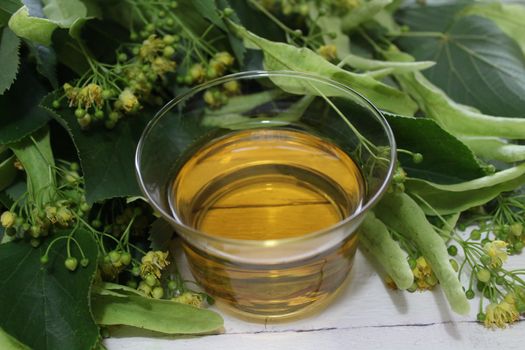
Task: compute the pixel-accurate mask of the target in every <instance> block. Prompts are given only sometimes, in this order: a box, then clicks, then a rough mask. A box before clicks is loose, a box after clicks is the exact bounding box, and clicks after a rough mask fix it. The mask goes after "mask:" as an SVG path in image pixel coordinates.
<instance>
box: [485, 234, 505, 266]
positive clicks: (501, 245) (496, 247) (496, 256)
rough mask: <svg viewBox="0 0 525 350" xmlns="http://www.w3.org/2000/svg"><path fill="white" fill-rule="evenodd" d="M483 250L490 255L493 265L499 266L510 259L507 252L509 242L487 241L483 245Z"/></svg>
mask: <svg viewBox="0 0 525 350" xmlns="http://www.w3.org/2000/svg"><path fill="white" fill-rule="evenodd" d="M483 250H485V253H487V255H488V256H489V257H490V261H491V263H490V264H491V266H492V267H499V266H501V265H502V264H503V263H504V262H505V261H507V259H508V257H509V256H508V254H507V242H504V241H499V240H495V241H492V242H489V243H486V244H485V245H484V246H483Z"/></svg>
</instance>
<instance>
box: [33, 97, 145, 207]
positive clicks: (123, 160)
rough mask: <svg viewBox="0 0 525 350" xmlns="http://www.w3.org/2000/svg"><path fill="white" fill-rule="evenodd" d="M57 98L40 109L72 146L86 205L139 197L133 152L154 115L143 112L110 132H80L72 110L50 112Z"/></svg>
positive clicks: (51, 98)
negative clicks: (53, 119)
mask: <svg viewBox="0 0 525 350" xmlns="http://www.w3.org/2000/svg"><path fill="white" fill-rule="evenodd" d="M57 97H58V93H56V92H55V93H52V94H50V95H48V96H47V97H46V98H45V99H44V100H43V101H42V106H44V107H45V108H46V109H47V110H48V111H50V112H51V113H52V115H53V116H54V118H55V119H56V120H57V121H58V122H59V123H60V124H61V125H62V126H63V127H64V128H65V129H66V130H67V132H68V133H69V134H70V136H71V138H72V139H73V142H74V143H75V146H76V148H77V152H78V157H79V159H80V163H81V165H82V171H83V173H84V178H85V188H86V199H87V201H88V202H89V203H94V202H98V201H102V200H104V199H108V198H113V197H127V196H134V195H140V194H141V192H140V190H139V187H138V183H137V179H136V176H135V161H134V155H135V148H136V146H137V143H138V140H139V138H140V135H141V133H142V130H143V129H144V127H145V125H146V123H147V122H148V121H149V119H150V118H151V117H152V115H153V113H151V111H148V110H143V111H141V112H140V113H138V114H137V115H134V116H130V117H129V118H127V119H125V120H122V121H121V122H119V123H118V124H117V126H116V127H115V128H114V129H112V130H107V129H105V128H103V126H100V127H98V128H96V130H82V129H81V128H80V125H79V124H78V122H77V119H76V118H75V115H74V110H73V109H72V108H62V109H60V110H53V109H52V108H51V104H52V102H53V100H54V99H56V98H57Z"/></svg>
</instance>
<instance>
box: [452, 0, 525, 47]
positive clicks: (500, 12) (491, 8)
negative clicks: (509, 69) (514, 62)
mask: <svg viewBox="0 0 525 350" xmlns="http://www.w3.org/2000/svg"><path fill="white" fill-rule="evenodd" d="M461 14H462V15H477V16H481V17H485V18H488V19H490V20H492V21H493V22H494V23H496V25H497V26H498V27H499V28H500V29H501V30H502V31H503V32H504V33H505V34H507V35H508V36H509V37H511V38H512V39H514V40H515V41H516V42H517V43H518V45H519V46H520V47H521V50H522V51H523V52H525V31H524V30H523V23H525V6H524V4H523V3H521V4H519V3H516V4H504V3H500V2H492V3H476V4H474V5H472V6H469V7H467V8H465V10H464V11H462V12H461Z"/></svg>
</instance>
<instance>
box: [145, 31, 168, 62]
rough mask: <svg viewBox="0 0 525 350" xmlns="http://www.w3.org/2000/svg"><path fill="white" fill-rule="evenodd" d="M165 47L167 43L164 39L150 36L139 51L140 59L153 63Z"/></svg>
mask: <svg viewBox="0 0 525 350" xmlns="http://www.w3.org/2000/svg"><path fill="white" fill-rule="evenodd" d="M165 46H166V43H165V42H164V41H163V40H162V39H160V38H157V36H156V35H150V37H149V38H147V39H146V40H144V41H143V42H142V46H141V47H140V49H139V57H140V58H141V59H142V60H145V61H152V60H153V59H155V57H156V56H157V54H158V53H159V52H160V51H162V50H163V49H164V47H165Z"/></svg>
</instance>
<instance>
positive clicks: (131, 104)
mask: <svg viewBox="0 0 525 350" xmlns="http://www.w3.org/2000/svg"><path fill="white" fill-rule="evenodd" d="M118 102H119V104H120V106H121V108H122V109H123V110H124V111H126V112H132V111H134V110H136V109H137V108H138V106H139V100H138V99H137V96H135V95H134V94H133V91H131V89H128V88H126V89H124V90H122V92H121V93H120V95H119V97H118Z"/></svg>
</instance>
